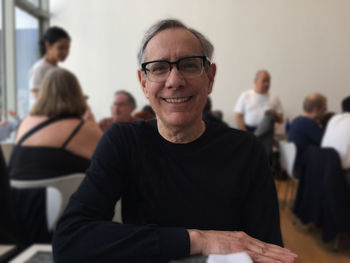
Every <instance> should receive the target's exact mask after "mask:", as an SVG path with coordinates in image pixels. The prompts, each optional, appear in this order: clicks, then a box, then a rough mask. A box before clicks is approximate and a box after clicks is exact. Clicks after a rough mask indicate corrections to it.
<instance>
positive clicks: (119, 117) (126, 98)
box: [99, 90, 136, 132]
mask: <svg viewBox="0 0 350 263" xmlns="http://www.w3.org/2000/svg"><path fill="white" fill-rule="evenodd" d="M135 109H136V101H135V99H134V96H132V95H131V93H129V92H127V91H125V90H119V91H116V92H115V94H114V101H113V105H112V106H111V114H112V117H107V118H104V119H102V120H101V121H100V122H99V126H100V128H101V130H102V131H103V132H104V131H106V130H107V129H108V128H109V127H110V126H111V125H112V124H113V123H115V122H132V121H134V120H135V119H134V118H133V117H132V112H133V111H134V110H135Z"/></svg>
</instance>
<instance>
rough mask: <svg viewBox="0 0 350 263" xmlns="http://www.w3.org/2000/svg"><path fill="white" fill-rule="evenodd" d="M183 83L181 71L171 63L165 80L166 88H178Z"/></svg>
mask: <svg viewBox="0 0 350 263" xmlns="http://www.w3.org/2000/svg"><path fill="white" fill-rule="evenodd" d="M184 84H185V79H184V77H183V76H182V74H181V72H180V71H179V70H178V69H177V67H176V65H172V68H171V71H170V72H169V76H168V78H167V80H166V82H165V85H166V87H168V88H179V87H181V86H183V85H184Z"/></svg>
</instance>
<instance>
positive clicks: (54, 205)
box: [10, 173, 85, 231]
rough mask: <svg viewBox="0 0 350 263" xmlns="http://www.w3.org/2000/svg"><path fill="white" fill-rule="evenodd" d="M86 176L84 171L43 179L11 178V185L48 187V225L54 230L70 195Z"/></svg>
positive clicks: (18, 186)
mask: <svg viewBox="0 0 350 263" xmlns="http://www.w3.org/2000/svg"><path fill="white" fill-rule="evenodd" d="M84 177H85V174H84V173H76V174H71V175H65V176H61V177H56V178H50V179H43V180H15V179H10V185H11V187H12V188H17V189H28V188H38V187H46V200H47V202H46V205H47V207H46V208H47V225H48V229H49V230H50V231H52V230H54V229H55V226H56V224H57V221H58V219H59V217H60V216H61V215H62V213H63V210H64V209H65V208H66V206H67V204H68V202H69V198H70V196H71V195H72V194H73V193H74V192H75V191H76V190H77V188H78V186H79V185H80V183H81V182H82V180H83V178H84Z"/></svg>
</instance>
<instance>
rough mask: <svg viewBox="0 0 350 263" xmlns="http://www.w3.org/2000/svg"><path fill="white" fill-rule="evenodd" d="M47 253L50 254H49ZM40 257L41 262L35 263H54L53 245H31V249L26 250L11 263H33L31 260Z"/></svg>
mask: <svg viewBox="0 0 350 263" xmlns="http://www.w3.org/2000/svg"><path fill="white" fill-rule="evenodd" d="M43 252H44V253H43ZM45 252H46V253H45ZM47 252H48V253H49V254H47ZM40 253H42V254H41V255H40ZM38 256H39V257H40V258H41V261H35V262H42V263H53V258H52V246H51V244H34V245H31V246H30V247H29V248H27V249H26V250H24V251H23V252H22V253H21V254H19V255H18V256H17V257H15V258H14V259H12V260H11V261H10V263H24V262H31V259H33V257H37V258H38Z"/></svg>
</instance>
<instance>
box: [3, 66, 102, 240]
mask: <svg viewBox="0 0 350 263" xmlns="http://www.w3.org/2000/svg"><path fill="white" fill-rule="evenodd" d="M86 111H87V104H86V99H85V98H84V95H83V93H82V90H81V87H80V85H79V82H78V79H77V78H76V77H75V76H74V75H73V74H72V73H71V72H69V71H67V70H64V69H61V68H58V67H56V68H53V69H51V70H50V71H49V72H48V73H47V74H46V77H45V78H44V81H43V83H42V85H41V86H40V91H39V97H38V100H37V101H36V103H35V104H34V106H33V108H32V110H31V111H30V115H29V116H27V117H26V118H24V119H23V120H22V122H21V124H20V126H19V128H18V132H17V136H16V141H15V143H16V145H15V148H14V150H13V152H12V155H11V159H10V166H9V175H10V178H11V179H18V180H36V179H48V178H53V177H60V176H64V175H69V174H72V173H84V172H85V170H86V169H87V168H88V167H89V165H90V160H91V156H92V154H93V152H94V150H95V148H96V145H97V143H98V141H99V139H100V137H101V135H102V132H101V130H100V129H99V127H98V125H97V124H96V123H95V122H93V121H85V120H84V119H83V118H82V116H83V115H84V114H85V112H86ZM16 190H17V189H13V196H12V201H13V204H14V208H15V215H16V219H17V224H18V227H17V229H18V235H19V240H20V241H22V242H23V243H25V244H30V243H33V242H50V241H51V236H50V233H48V230H47V227H46V223H43V222H45V211H46V209H45V193H43V192H42V191H45V190H42V189H39V190H37V191H35V190H31V191H27V192H26V191H23V190H22V189H21V190H19V191H16Z"/></svg>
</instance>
